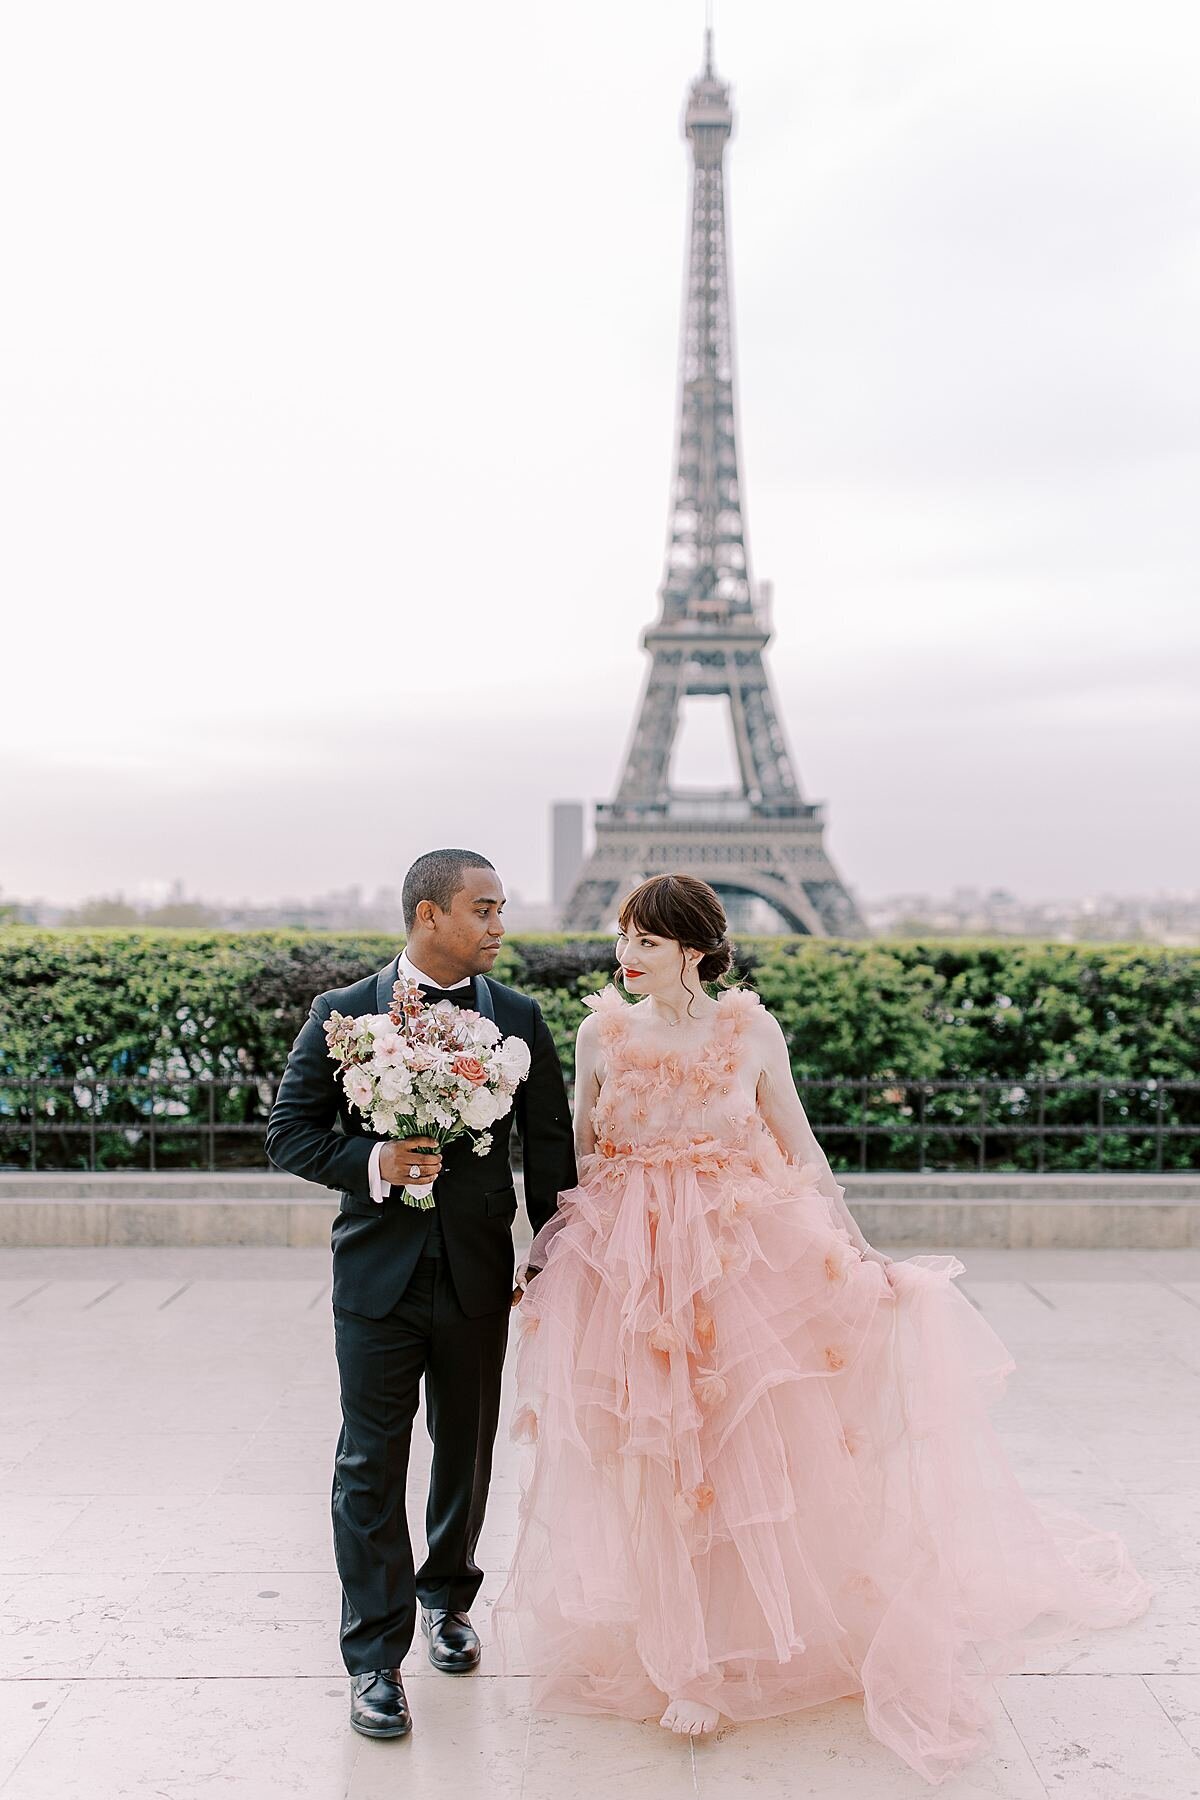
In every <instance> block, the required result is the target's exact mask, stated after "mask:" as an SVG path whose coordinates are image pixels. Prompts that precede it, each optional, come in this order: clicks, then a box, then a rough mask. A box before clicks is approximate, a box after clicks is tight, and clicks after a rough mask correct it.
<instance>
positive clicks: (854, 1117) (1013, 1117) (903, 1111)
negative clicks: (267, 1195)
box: [0, 1076, 1200, 1174]
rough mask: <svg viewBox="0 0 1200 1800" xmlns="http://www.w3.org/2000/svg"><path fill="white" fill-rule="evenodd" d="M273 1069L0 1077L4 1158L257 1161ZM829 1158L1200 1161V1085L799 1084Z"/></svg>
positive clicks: (1019, 1163) (243, 1164)
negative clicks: (162, 1076)
mask: <svg viewBox="0 0 1200 1800" xmlns="http://www.w3.org/2000/svg"><path fill="white" fill-rule="evenodd" d="M275 1087H276V1082H275V1080H274V1079H264V1080H252V1079H249V1078H246V1077H240V1078H239V1077H227V1078H213V1079H207V1078H195V1079H192V1078H185V1079H182V1080H170V1081H168V1080H153V1079H150V1078H149V1077H141V1078H137V1077H129V1078H120V1079H116V1078H114V1079H108V1078H105V1079H99V1078H97V1079H88V1080H74V1081H73V1080H69V1079H65V1078H54V1079H50V1078H43V1077H39V1076H30V1077H22V1078H14V1077H11V1076H10V1077H3V1078H0V1167H3V1168H7V1169H9V1170H21V1171H24V1170H29V1171H34V1170H39V1169H40V1170H54V1169H58V1170H64V1171H66V1170H71V1169H77V1170H101V1169H112V1170H120V1169H129V1170H142V1169H148V1170H152V1171H155V1170H165V1169H179V1170H187V1169H191V1170H205V1169H207V1170H218V1169H235V1168H236V1169H246V1168H265V1167H266V1166H267V1165H266V1159H265V1155H264V1153H263V1136H264V1133H265V1130H266V1122H267V1116H268V1114H269V1112H270V1109H271V1104H272V1101H273V1099H274V1095H275ZM800 1094H801V1097H802V1098H803V1100H804V1102H805V1107H806V1110H807V1111H808V1114H809V1117H810V1119H811V1121H812V1125H813V1129H814V1131H815V1132H816V1134H817V1137H818V1139H819V1140H820V1142H821V1143H822V1145H823V1146H824V1148H825V1151H826V1153H827V1154H828V1156H829V1159H830V1161H831V1163H832V1164H833V1165H834V1167H835V1168H838V1169H841V1170H843V1171H845V1172H847V1173H850V1172H853V1171H855V1170H857V1171H858V1172H860V1173H865V1172H867V1171H869V1170H871V1169H877V1170H880V1171H896V1172H903V1171H905V1170H913V1171H917V1172H920V1171H931V1172H932V1171H936V1170H967V1169H974V1170H987V1169H989V1168H991V1169H993V1170H996V1171H997V1172H1020V1171H1028V1172H1030V1173H1038V1174H1041V1173H1047V1172H1053V1171H1058V1170H1061V1171H1069V1170H1079V1171H1094V1172H1104V1171H1108V1172H1110V1173H1121V1172H1123V1171H1128V1172H1130V1173H1137V1172H1139V1171H1142V1172H1147V1173H1149V1172H1156V1171H1163V1170H1167V1169H1175V1170H1187V1169H1195V1168H1200V1081H1157V1080H1154V1079H1148V1080H1145V1081H1095V1080H1093V1081H1081V1080H1077V1081H1037V1080H1034V1081H1028V1082H1015V1081H1012V1080H1011V1079H995V1078H989V1079H986V1080H984V1079H978V1080H957V1081H909V1080H905V1079H902V1078H900V1077H896V1076H877V1077H868V1076H862V1077H858V1078H838V1077H833V1078H827V1079H822V1080H813V1081H802V1082H801V1083H800Z"/></svg>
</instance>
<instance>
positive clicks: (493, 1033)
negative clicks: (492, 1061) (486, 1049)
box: [471, 1019, 500, 1044]
mask: <svg viewBox="0 0 1200 1800" xmlns="http://www.w3.org/2000/svg"><path fill="white" fill-rule="evenodd" d="M471 1041H472V1043H475V1044H498V1043H499V1042H500V1027H499V1026H498V1025H497V1023H496V1021H495V1019H480V1021H479V1023H478V1024H477V1025H472V1027H471Z"/></svg>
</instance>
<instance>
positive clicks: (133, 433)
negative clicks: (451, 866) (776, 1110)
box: [0, 0, 1200, 900]
mask: <svg viewBox="0 0 1200 1800" xmlns="http://www.w3.org/2000/svg"><path fill="white" fill-rule="evenodd" d="M702 25H703V6H702V4H701V0H652V3H648V0H636V3H635V0H608V4H606V5H602V6H601V5H583V4H566V3H564V0H553V3H551V0H543V3H538V4H524V5H521V4H515V5H511V6H498V5H496V4H495V3H494V0H491V3H487V4H485V3H484V0H457V3H456V4H455V5H453V6H446V5H435V4H432V3H428V4H424V5H421V6H414V5H406V4H402V3H401V4H398V3H397V0H388V3H387V4H384V3H383V0H378V3H374V0H342V3H341V4H339V5H337V6H334V5H326V6H314V5H308V4H302V3H297V0H287V3H286V4H284V3H283V0H279V3H267V0H206V3H205V4H203V5H200V4H197V3H194V0H193V3H192V4H183V3H182V0H145V3H144V4H132V3H130V0H107V3H106V4H105V5H103V6H96V5H95V4H91V3H88V4H83V3H82V0H38V4H36V5H33V6H26V7H15V6H14V7H10V8H8V9H7V11H6V14H5V18H4V24H3V27H2V28H0V163H2V166H3V168H4V171H5V175H4V179H3V184H2V187H0V243H2V245H3V255H4V263H5V275H4V279H3V283H2V286H0V494H2V495H3V501H2V505H3V509H4V512H5V514H6V515H7V516H6V519H5V523H4V526H3V530H2V532H0V594H2V599H3V606H4V612H5V618H4V625H3V637H2V644H3V653H4V659H5V663H6V669H5V680H4V683H3V694H4V705H3V707H2V708H0V792H2V793H3V801H2V806H3V820H2V823H3V832H2V840H3V841H2V843H0V888H2V889H3V890H4V892H5V893H6V894H8V895H10V896H12V895H17V896H21V897H26V898H33V897H35V896H44V897H46V898H54V899H59V900H73V899H77V898H79V897H82V896H83V895H86V894H94V893H98V892H112V891H115V890H116V889H118V888H121V889H124V890H125V891H126V892H127V893H136V892H138V891H143V892H150V891H151V890H152V888H153V884H155V883H157V882H165V881H169V880H171V879H173V878H175V877H177V876H178V877H180V878H182V880H183V881H184V883H185V885H186V887H187V888H188V889H189V891H193V892H201V893H204V894H208V895H224V896H226V897H229V898H237V897H241V896H246V897H255V898H263V899H266V898H270V897H274V896H277V895H279V894H282V893H285V892H286V893H309V892H318V891H322V890H326V889H328V888H330V887H333V886H342V885H345V884H346V883H348V882H354V881H357V882H361V883H362V884H363V885H364V886H365V887H366V888H367V889H368V890H370V889H373V888H374V887H376V886H378V885H380V884H382V883H397V882H398V880H399V878H400V877H401V876H402V874H403V871H404V869H405V867H406V866H407V864H408V862H409V861H410V860H411V859H412V857H413V856H414V855H415V854H417V853H419V852H420V851H421V850H423V849H426V848H429V847H431V846H432V845H434V844H436V843H452V844H453V843H463V844H467V845H470V846H473V847H477V848H480V849H482V850H484V851H485V852H487V853H488V854H490V855H491V856H492V857H493V859H494V860H495V861H496V862H497V864H498V865H499V867H500V869H501V871H502V873H503V874H504V876H505V877H506V879H507V881H508V884H509V887H510V889H512V890H515V891H517V892H518V893H521V894H523V895H525V896H526V897H528V898H537V897H540V896H544V895H546V894H547V893H548V891H549V873H548V843H547V816H548V809H549V805H550V802H551V801H552V800H554V799H562V798H580V799H586V800H589V801H591V800H596V799H602V798H605V797H607V796H608V795H609V793H610V792H611V790H612V788H613V787H614V785H615V782H616V779H617V775H618V773H619V768H620V763H621V760H622V757H623V754H624V750H625V746H626V743H627V740H628V736H629V731H630V728H631V725H632V720H633V715H634V710H635V706H636V702H637V698H638V695H639V692H640V687H641V682H642V678H643V669H644V657H643V653H642V652H641V651H640V649H639V648H638V634H639V632H640V631H641V629H642V628H643V627H644V626H645V625H646V624H647V623H648V622H649V621H650V620H651V619H652V618H653V616H654V613H655V610H656V604H657V602H656V593H657V587H658V582H659V578H660V574H661V566H662V554H663V547H664V539H665V527H666V516H667V488H668V481H669V477H670V472H671V460H672V452H673V438H674V425H675V420H674V413H675V386H676V358H677V330H678V313H679V301H680V292H681V282H682V266H683V248H684V233H685V223H686V210H687V186H686V178H687V160H686V146H685V143H684V140H683V139H682V137H681V135H680V129H679V127H680V114H681V108H682V103H683V99H684V94H685V91H686V87H687V84H688V82H689V80H690V79H691V77H692V75H693V74H694V73H695V72H696V69H697V67H698V65H699V62H700V52H701V38H702ZM716 48H717V64H718V68H719V70H720V72H721V73H722V74H723V75H725V76H726V77H727V78H728V79H729V80H730V81H732V83H733V92H734V105H735V109H736V132H735V137H734V140H733V144H732V146H731V149H730V152H729V156H728V165H727V167H728V182H729V191H730V216H731V231H732V254H733V267H734V274H735V291H736V328H737V339H738V353H739V389H740V417H741V454H742V473H743V478H744V489H745V493H746V510H747V522H748V530H749V544H750V554H751V558H752V563H753V567H754V570H755V573H756V574H757V575H758V576H760V577H766V578H768V579H770V580H772V581H773V582H774V585H775V625H776V637H775V640H774V642H773V644H772V646H771V648H770V650H769V651H768V653H767V654H768V657H769V659H770V665H771V670H772V674H773V679H774V682H775V686H776V690H777V693H778V696H779V699H780V703H781V707H782V710H783V713H784V716H785V719H786V723H787V729H788V733H789V736H790V740H791V744H792V748H793V751H794V754H795V758H796V763H797V768H798V772H799V776H800V781H801V784H802V786H803V789H804V791H805V793H806V795H807V796H808V797H809V798H812V799H818V800H823V801H825V802H826V804H827V808H828V813H827V818H828V844H829V847H830V850H831V852H832V854H833V856H834V859H835V861H836V863H837V864H838V866H839V868H840V869H841V871H842V873H843V875H844V877H845V879H846V881H847V882H848V884H849V885H850V886H851V887H852V888H853V889H854V890H855V891H856V892H858V893H859V894H860V895H862V896H864V897H870V896H874V895H879V894H882V893H885V892H890V891H895V890H897V889H907V888H930V889H933V890H941V889H945V888H948V887H950V886H951V885H954V884H957V883H980V884H986V885H992V884H998V885H1004V886H1008V887H1011V888H1013V889H1014V890H1016V891H1017V892H1018V893H1021V894H1026V895H1029V896H1037V895H1044V894H1056V893H1057V894H1080V893H1085V892H1092V891H1096V890H1098V889H1102V888H1104V889H1109V890H1112V891H1117V892H1122V891H1124V892H1146V891H1153V890H1156V889H1160V888H1176V889H1178V888H1194V887H1196V886H1197V885H1200V873H1198V870H1197V861H1196V835H1195V831H1194V828H1189V827H1188V826H1187V825H1186V824H1185V821H1184V818H1183V816H1182V815H1181V807H1182V803H1183V801H1184V800H1185V799H1186V798H1187V797H1188V796H1189V795H1194V790H1195V781H1196V773H1197V755H1196V752H1197V730H1196V712H1197V708H1196V692H1197V687H1196V676H1197V668H1198V665H1200V505H1198V500H1200V341H1198V334H1197V329H1196V320H1197V319H1198V318H1200V108H1198V107H1197V104H1196V70H1197V66H1198V60H1200V12H1198V11H1197V8H1196V6H1195V4H1194V0H1179V3H1178V4H1165V3H1162V0H1138V3H1137V4H1133V3H1130V4H1125V5H1106V4H1104V3H1103V0H1036V3H1033V4H1031V3H1026V0H1010V3H1008V4H1005V5H1004V6H1003V7H998V6H996V5H992V4H984V3H983V0H954V3H952V4H951V3H948V4H941V3H938V4H934V3H931V0H904V4H902V5H898V4H897V3H896V0H822V3H821V4H819V5H818V4H813V3H810V0H723V3H722V0H718V7H717V24H716ZM727 755H728V751H727V747H726V744H725V741H724V726H723V722H722V721H721V720H720V719H715V718H711V717H708V716H706V715H705V714H704V712H703V708H702V705H700V706H698V707H697V708H696V709H695V716H694V717H693V716H691V715H689V717H688V719H687V722H686V725H685V731H684V735H683V740H682V742H681V745H680V751H679V758H678V762H677V775H678V777H679V779H680V780H682V781H685V782H686V781H689V780H691V781H704V780H709V781H712V780H719V779H721V778H722V776H723V775H724V773H725V769H726V762H725V759H726V757H727Z"/></svg>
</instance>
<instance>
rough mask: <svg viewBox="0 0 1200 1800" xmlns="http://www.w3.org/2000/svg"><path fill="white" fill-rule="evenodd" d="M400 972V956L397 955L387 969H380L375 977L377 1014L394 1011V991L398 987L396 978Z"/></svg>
mask: <svg viewBox="0 0 1200 1800" xmlns="http://www.w3.org/2000/svg"><path fill="white" fill-rule="evenodd" d="M399 970H400V956H399V953H397V954H396V955H395V956H394V957H393V958H392V960H391V962H390V963H389V964H388V966H387V968H386V969H380V971H379V973H378V975H377V976H376V977H375V1011H376V1012H377V1013H385V1012H390V1011H391V1010H392V989H393V988H394V987H395V985H396V976H397V974H398V973H399Z"/></svg>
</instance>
